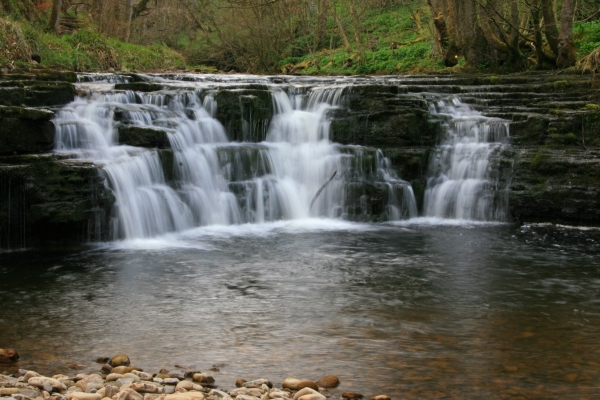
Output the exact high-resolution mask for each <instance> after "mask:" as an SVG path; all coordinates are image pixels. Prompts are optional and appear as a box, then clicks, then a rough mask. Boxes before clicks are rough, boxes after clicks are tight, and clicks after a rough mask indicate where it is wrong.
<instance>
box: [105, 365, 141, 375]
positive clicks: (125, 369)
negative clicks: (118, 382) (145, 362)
mask: <svg viewBox="0 0 600 400" xmlns="http://www.w3.org/2000/svg"><path fill="white" fill-rule="evenodd" d="M141 370H142V369H141V368H138V367H126V366H124V365H122V366H120V367H115V368H113V369H111V370H110V373H111V374H126V373H129V372H131V371H141Z"/></svg>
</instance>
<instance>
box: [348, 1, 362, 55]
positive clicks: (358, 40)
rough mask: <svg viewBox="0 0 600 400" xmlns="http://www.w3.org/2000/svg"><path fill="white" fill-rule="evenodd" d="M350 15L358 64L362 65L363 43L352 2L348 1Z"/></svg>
mask: <svg viewBox="0 0 600 400" xmlns="http://www.w3.org/2000/svg"><path fill="white" fill-rule="evenodd" d="M350 15H352V27H353V29H354V40H355V41H356V48H357V50H358V64H359V65H362V62H363V53H364V49H363V43H362V40H361V38H360V21H359V19H358V14H357V12H356V8H355V7H354V0H350Z"/></svg>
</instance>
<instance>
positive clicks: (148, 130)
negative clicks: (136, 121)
mask: <svg viewBox="0 0 600 400" xmlns="http://www.w3.org/2000/svg"><path fill="white" fill-rule="evenodd" d="M118 132H119V143H120V144H126V145H129V146H135V147H148V148H159V149H165V148H170V147H171V145H170V143H169V137H168V135H167V132H166V131H164V130H163V129H159V128H152V127H148V126H136V125H121V126H120V127H119V128H118Z"/></svg>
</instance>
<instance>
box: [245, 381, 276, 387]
mask: <svg viewBox="0 0 600 400" xmlns="http://www.w3.org/2000/svg"><path fill="white" fill-rule="evenodd" d="M262 385H267V386H268V387H270V388H272V387H273V384H272V383H271V382H269V381H268V380H267V379H255V380H253V381H248V382H246V383H244V385H243V386H244V387H246V388H260V387H262Z"/></svg>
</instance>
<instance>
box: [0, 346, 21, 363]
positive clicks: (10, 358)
mask: <svg viewBox="0 0 600 400" xmlns="http://www.w3.org/2000/svg"><path fill="white" fill-rule="evenodd" d="M16 361H19V353H17V351H16V350H15V349H12V348H8V349H0V363H7V362H16Z"/></svg>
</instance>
